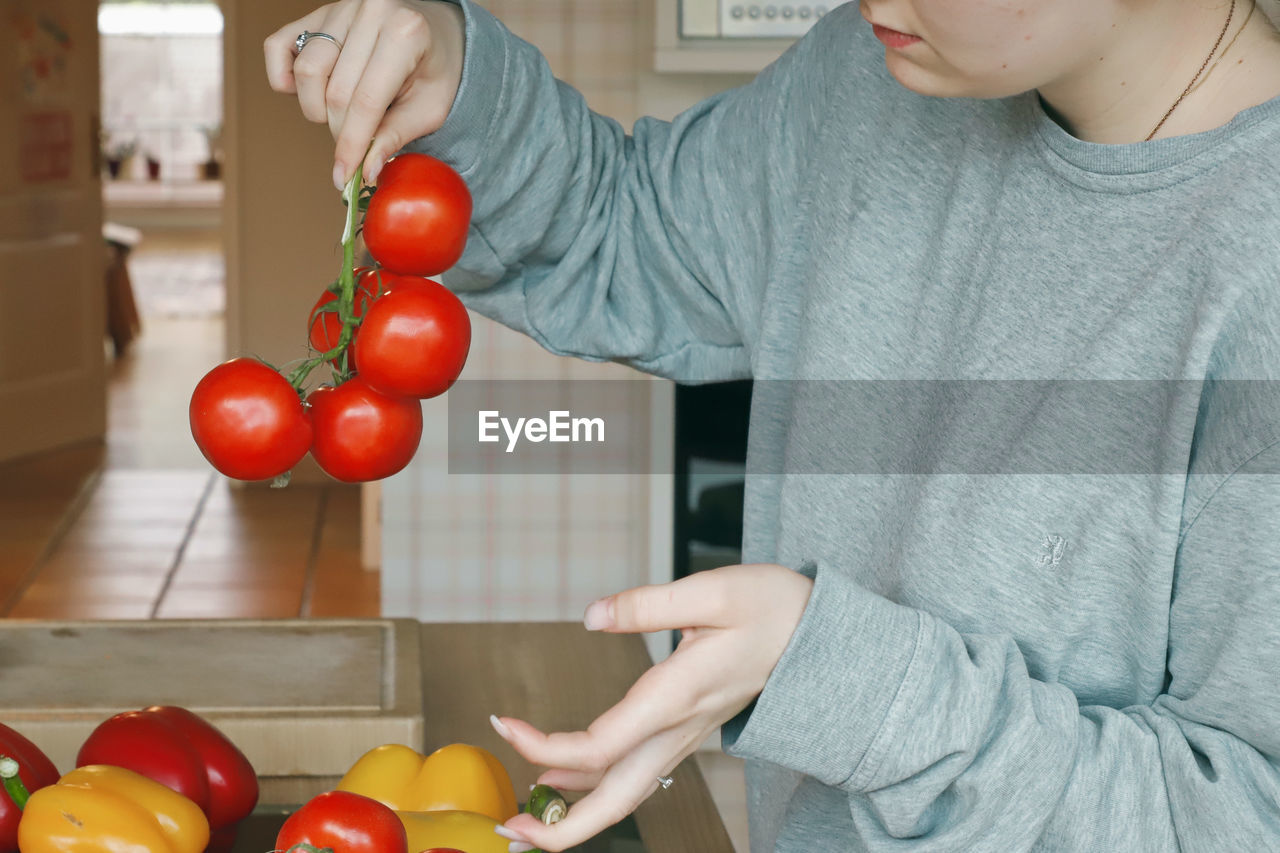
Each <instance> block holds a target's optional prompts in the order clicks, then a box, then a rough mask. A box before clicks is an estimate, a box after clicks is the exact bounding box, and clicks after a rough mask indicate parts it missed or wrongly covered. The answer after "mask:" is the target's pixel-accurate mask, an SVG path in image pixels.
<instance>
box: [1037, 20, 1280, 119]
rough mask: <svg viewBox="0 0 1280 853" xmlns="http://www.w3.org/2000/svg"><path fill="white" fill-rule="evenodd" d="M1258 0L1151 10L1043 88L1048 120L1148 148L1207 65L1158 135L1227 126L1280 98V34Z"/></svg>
mask: <svg viewBox="0 0 1280 853" xmlns="http://www.w3.org/2000/svg"><path fill="white" fill-rule="evenodd" d="M1253 3H1254V0H1235V8H1234V10H1233V11H1232V12H1231V23H1230V26H1228V27H1227V30H1226V32H1225V34H1224V35H1223V37H1222V40H1221V42H1220V44H1219V45H1218V47H1217V50H1215V51H1214V52H1213V55H1212V57H1211V58H1209V60H1208V64H1207V65H1205V58H1206V57H1209V56H1210V50H1211V49H1212V48H1213V46H1214V42H1215V41H1216V40H1217V39H1218V35H1219V34H1220V33H1222V32H1223V25H1224V24H1226V22H1227V15H1228V9H1229V7H1230V4H1229V3H1228V2H1221V3H1219V2H1195V3H1184V4H1183V6H1184V8H1183V9H1182V10H1180V11H1179V12H1178V14H1170V13H1169V10H1168V6H1169V4H1167V3H1163V4H1162V3H1148V4H1144V6H1143V8H1141V9H1139V10H1136V11H1134V12H1131V13H1130V14H1129V15H1128V17H1126V18H1125V19H1123V20H1118V21H1117V22H1116V23H1115V24H1114V25H1113V27H1112V30H1111V32H1112V37H1111V38H1109V39H1108V41H1107V43H1106V44H1104V45H1102V46H1101V47H1100V48H1099V50H1098V51H1097V52H1096V55H1094V56H1090V57H1089V58H1088V59H1086V60H1085V61H1084V62H1082V64H1081V67H1079V68H1078V69H1076V70H1074V71H1073V72H1071V73H1069V74H1067V75H1064V77H1063V78H1061V79H1060V80H1058V81H1055V82H1054V83H1052V84H1050V85H1047V86H1043V87H1041V88H1040V90H1039V92H1040V96H1041V98H1042V99H1043V100H1044V102H1045V105H1046V108H1047V109H1048V111H1049V113H1050V115H1052V116H1053V117H1054V119H1055V120H1056V121H1057V122H1058V123H1059V124H1061V125H1062V126H1063V127H1064V128H1065V129H1066V130H1068V131H1069V132H1070V133H1072V134H1073V135H1075V136H1076V137H1078V138H1080V139H1083V140H1086V141H1089V142H1103V143H1127V142H1141V141H1142V140H1144V139H1146V138H1147V136H1148V135H1149V134H1150V133H1151V131H1152V130H1153V129H1154V128H1155V127H1156V125H1157V124H1159V123H1160V120H1161V117H1162V116H1164V115H1165V112H1166V111H1167V110H1168V109H1169V108H1170V107H1171V106H1173V104H1174V103H1175V102H1176V101H1177V100H1178V98H1179V96H1181V95H1182V94H1183V92H1184V91H1185V90H1186V88H1187V86H1188V85H1190V84H1191V83H1192V80H1193V79H1195V78H1196V73H1197V71H1198V70H1199V69H1200V68H1201V66H1202V65H1203V66H1204V71H1203V72H1202V73H1200V75H1199V78H1198V79H1197V80H1196V84H1195V87H1194V88H1193V89H1192V91H1190V92H1188V93H1187V95H1186V97H1185V98H1183V99H1182V101H1181V102H1180V103H1178V105H1177V107H1176V108H1175V109H1174V110H1173V111H1172V112H1171V113H1169V115H1168V118H1167V119H1165V121H1164V124H1163V125H1161V126H1160V129H1159V131H1158V132H1157V133H1156V136H1155V138H1157V139H1159V138H1163V137H1168V136H1183V135H1187V134H1191V133H1200V132H1203V131H1206V130H1212V129H1213V128H1215V127H1221V126H1222V125H1224V124H1226V123H1227V122H1229V121H1231V119H1232V118H1233V117H1235V115H1236V114H1237V113H1239V112H1240V111H1241V110H1244V109H1247V108H1249V107H1252V106H1256V105H1257V104H1261V103H1264V102H1265V101H1268V100H1271V99H1272V98H1274V97H1276V96H1277V95H1280V35H1277V33H1276V30H1275V28H1274V27H1273V26H1272V25H1271V23H1270V21H1269V20H1268V19H1267V16H1266V14H1265V13H1264V12H1263V11H1262V10H1261V9H1254V8H1253Z"/></svg>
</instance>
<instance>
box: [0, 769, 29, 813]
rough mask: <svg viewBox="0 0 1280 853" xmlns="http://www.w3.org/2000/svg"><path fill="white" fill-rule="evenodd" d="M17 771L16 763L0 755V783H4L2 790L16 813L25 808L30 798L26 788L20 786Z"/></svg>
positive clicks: (22, 785)
mask: <svg viewBox="0 0 1280 853" xmlns="http://www.w3.org/2000/svg"><path fill="white" fill-rule="evenodd" d="M18 770H19V768H18V762H17V761H15V760H14V759H12V758H10V757H9V756H7V755H0V781H3V782H4V790H5V793H7V794H8V795H9V799H11V800H13V804H14V805H15V806H17V807H18V811H22V810H23V809H25V808H26V807H27V800H28V799H30V798H31V794H30V793H29V792H28V791H27V786H26V785H24V784H22V779H21V778H20V777H19V776H18Z"/></svg>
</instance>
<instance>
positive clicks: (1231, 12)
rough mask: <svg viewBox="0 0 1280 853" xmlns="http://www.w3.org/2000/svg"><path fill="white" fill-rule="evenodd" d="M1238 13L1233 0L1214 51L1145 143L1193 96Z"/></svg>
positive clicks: (1148, 135)
mask: <svg viewBox="0 0 1280 853" xmlns="http://www.w3.org/2000/svg"><path fill="white" fill-rule="evenodd" d="M1235 12H1236V0H1231V8H1230V9H1229V10H1228V11H1227V22H1226V23H1225V24H1223V25H1222V32H1220V33H1218V40H1217V41H1215V42H1214V43H1213V49H1212V50H1210V51H1209V55H1208V56H1206V57H1205V58H1204V62H1202V63H1201V64H1200V70H1199V71H1197V72H1196V76H1194V77H1192V78H1191V82H1190V83H1188V84H1187V88H1185V89H1183V90H1182V94H1181V95H1179V96H1178V100H1176V101H1174V102H1173V106H1171V107H1169V109H1168V110H1166V111H1165V114H1164V116H1163V117H1162V118H1161V119H1160V121H1159V122H1157V123H1156V126H1155V127H1153V128H1152V129H1151V132H1150V133H1149V134H1147V138H1146V139H1144V140H1143V142H1150V141H1151V140H1152V138H1154V137H1155V135H1156V133H1158V132H1159V130H1160V128H1162V127H1164V123H1165V122H1166V121H1168V120H1169V116H1171V115H1173V111H1174V110H1176V109H1177V108H1178V104H1180V103H1182V99H1183V98H1185V97H1186V96H1187V95H1189V94H1191V90H1192V89H1194V88H1195V86H1196V82H1197V81H1198V80H1199V79H1200V75H1201V74H1203V73H1204V70H1205V69H1206V68H1208V67H1209V60H1210V59H1213V55H1214V54H1215V53H1217V52H1218V45H1220V44H1222V40H1223V39H1224V38H1226V36H1227V30H1228V29H1229V28H1230V27H1231V18H1232V16H1233V15H1235Z"/></svg>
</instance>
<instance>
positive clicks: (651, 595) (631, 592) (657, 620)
mask: <svg viewBox="0 0 1280 853" xmlns="http://www.w3.org/2000/svg"><path fill="white" fill-rule="evenodd" d="M725 593H726V590H725V579H724V577H723V576H722V575H720V574H719V573H717V572H699V573H697V574H695V575H691V576H689V577H687V578H681V579H680V580H678V581H675V582H673V583H665V584H657V585H654V586H639V587H635V588H633V589H628V590H625V591H623V592H619V593H617V594H615V595H610V596H608V597H606V598H602V599H600V600H598V601H593V602H592V603H591V604H590V605H589V606H588V607H587V610H586V613H585V614H584V615H583V619H582V622H583V625H584V626H585V627H586V629H587V630H588V631H608V632H610V633H615V634H640V633H647V632H650V631H671V630H680V629H687V628H702V627H715V626H718V625H719V624H720V622H721V618H720V617H721V613H722V611H723V604H722V602H723V601H724V600H725V597H726V595H725Z"/></svg>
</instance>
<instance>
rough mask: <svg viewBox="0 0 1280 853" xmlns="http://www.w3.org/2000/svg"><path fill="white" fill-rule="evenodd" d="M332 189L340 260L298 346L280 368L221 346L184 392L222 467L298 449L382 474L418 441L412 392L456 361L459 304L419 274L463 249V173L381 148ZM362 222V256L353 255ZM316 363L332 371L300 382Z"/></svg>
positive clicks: (416, 400) (369, 474)
mask: <svg viewBox="0 0 1280 853" xmlns="http://www.w3.org/2000/svg"><path fill="white" fill-rule="evenodd" d="M343 200H344V201H345V203H346V206H347V215H346V222H345V227H344V228H343V234H342V256H343V261H342V270H341V272H340V274H339V276H338V279H337V281H335V282H333V283H332V284H331V285H329V286H328V287H327V288H326V289H325V290H324V292H322V293H321V294H320V298H319V299H318V300H317V301H316V304H315V307H314V308H312V310H311V315H310V318H309V320H308V324H309V330H308V345H309V353H310V354H309V356H308V357H307V358H306V359H304V360H303V361H302V362H301V363H300V364H297V365H296V366H292V367H290V368H289V369H287V370H286V371H280V370H277V369H276V368H274V367H272V366H270V365H268V364H267V363H265V362H263V361H261V360H258V359H255V358H233V359H231V360H230V361H227V362H224V363H223V364H220V365H218V366H217V367H215V368H214V369H213V370H211V371H209V373H207V374H205V376H204V378H203V379H201V380H200V382H199V383H198V384H197V385H196V388H195V391H194V393H193V394H192V395H191V409H190V415H191V434H192V436H193V437H194V438H195V441H196V445H197V446H198V447H199V448H200V452H201V453H203V454H204V456H205V458H206V459H208V460H209V462H210V464H212V465H213V467H214V468H216V469H217V470H218V471H220V472H221V473H223V474H225V475H226V476H228V477H232V478H234V479H237V480H273V481H274V483H273V484H274V485H284V484H286V483H287V482H288V476H289V472H290V471H291V470H292V468H293V466H295V465H296V464H298V462H300V461H301V460H302V458H303V457H304V456H306V455H307V453H308V452H310V453H311V456H312V457H313V458H314V459H315V461H316V463H317V464H318V465H319V466H320V468H321V469H323V470H324V471H325V473H327V474H329V476H331V477H333V478H335V479H337V480H341V481H343V482H348V483H358V482H366V481H370V480H380V479H382V478H384V477H389V476H391V475H392V474H394V473H396V472H397V471H399V470H401V469H402V468H404V467H405V466H406V465H408V464H409V461H410V460H411V459H412V458H413V455H414V453H415V452H416V451H417V449H418V442H419V440H420V439H421V437H422V406H421V403H420V401H421V400H423V399H426V398H428V397H435V396H437V395H439V394H443V393H444V392H445V391H446V390H448V389H449V387H450V386H451V385H453V383H454V381H455V380H456V379H457V378H458V374H459V373H461V372H462V366H463V364H464V363H465V362H466V359H467V352H468V350H469V349H470V346H471V322H470V320H469V318H468V317H467V311H466V309H465V308H464V307H463V306H462V303H461V302H460V301H459V300H458V298H457V297H456V296H454V295H453V294H452V293H451V292H450V291H449V290H447V289H446V288H445V287H444V286H443V285H441V284H439V283H438V282H435V281H432V280H431V279H429V278H427V276H432V275H437V274H439V273H441V272H444V271H445V270H446V269H448V268H449V267H451V266H453V265H454V264H455V263H456V262H457V260H458V258H459V257H460V256H461V255H462V250H463V248H464V247H465V245H466V239H467V228H468V226H469V225H470V222H471V194H470V193H469V192H468V190H467V186H466V183H465V182H464V181H463V180H462V178H461V176H459V175H458V173H457V172H455V171H454V170H453V169H452V168H450V167H449V166H448V165H447V164H445V163H443V162H441V161H440V160H437V159H435V158H434V157H430V156H428V155H426V154H413V153H408V154H401V155H399V156H397V157H393V158H392V159H391V160H389V161H387V164H386V166H385V167H384V168H383V170H382V174H381V175H380V176H379V179H378V186H377V188H376V189H374V188H372V187H362V177H361V171H360V170H359V169H357V170H356V174H355V175H354V176H352V178H351V181H350V182H349V183H348V184H347V186H346V189H345V190H344V191H343ZM362 214H363V224H361V216H362ZM361 232H363V235H364V242H365V247H366V248H367V249H368V252H369V254H370V255H371V256H372V257H373V260H374V261H375V265H374V266H373V267H356V266H355V263H354V262H355V241H356V237H357V235H358V234H360V233H361ZM317 368H321V369H325V370H328V371H330V372H331V381H330V382H325V383H324V384H319V385H317V386H315V387H312V386H313V385H314V383H313V382H310V381H309V380H310V378H311V375H312V373H313V372H314V371H315V370H316V369H317Z"/></svg>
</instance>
